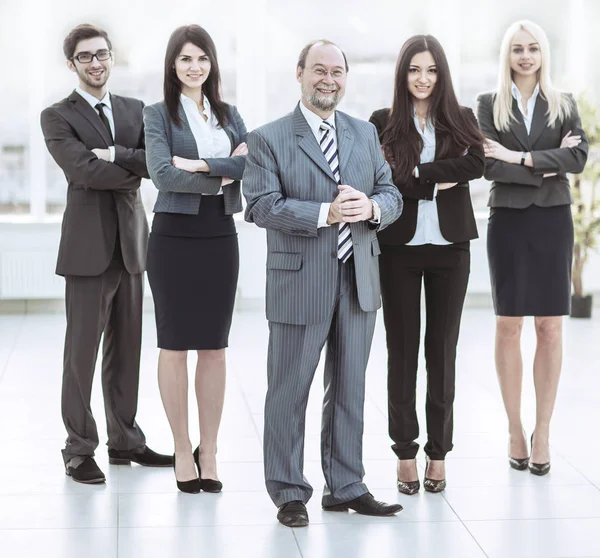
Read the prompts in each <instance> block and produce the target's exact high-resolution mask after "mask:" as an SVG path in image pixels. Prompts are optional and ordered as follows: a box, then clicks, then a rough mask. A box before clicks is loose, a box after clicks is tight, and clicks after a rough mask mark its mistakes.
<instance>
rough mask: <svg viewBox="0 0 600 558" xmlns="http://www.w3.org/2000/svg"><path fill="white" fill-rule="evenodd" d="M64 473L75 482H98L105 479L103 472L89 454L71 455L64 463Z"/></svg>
mask: <svg viewBox="0 0 600 558" xmlns="http://www.w3.org/2000/svg"><path fill="white" fill-rule="evenodd" d="M65 473H66V474H67V476H69V477H71V478H72V479H73V480H74V481H75V482H81V483H83V484H99V483H102V482H105V481H106V477H105V476H104V473H103V472H102V471H101V470H100V467H98V464H97V463H96V461H95V460H94V458H93V457H92V456H90V455H82V456H76V457H73V458H72V459H71V460H70V461H69V462H68V463H67V464H66V465H65Z"/></svg>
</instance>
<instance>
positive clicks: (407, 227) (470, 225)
mask: <svg viewBox="0 0 600 558" xmlns="http://www.w3.org/2000/svg"><path fill="white" fill-rule="evenodd" d="M463 110H465V111H468V112H469V115H470V117H471V118H472V119H473V121H475V115H474V114H473V112H472V111H471V110H470V109H468V108H466V107H463ZM389 112H390V109H380V110H376V111H375V112H374V113H373V114H372V115H371V118H370V119H369V121H370V122H372V123H373V124H375V127H376V128H377V132H378V134H379V139H380V140H381V139H382V136H383V131H384V130H385V128H386V126H387V122H388V118H389ZM439 146H440V141H439V133H438V132H437V131H436V160H435V161H434V162H433V163H423V164H420V165H418V169H419V178H416V177H414V176H413V177H411V179H410V180H409V181H408V182H399V181H398V180H396V181H395V182H394V183H395V185H396V187H397V188H398V189H399V190H400V192H401V194H402V198H403V200H404V209H403V210H402V215H400V218H399V219H398V220H397V221H395V222H394V223H392V224H391V225H390V226H389V227H387V229H385V230H383V231H381V232H380V233H379V234H378V235H377V236H378V237H379V242H380V243H381V244H387V245H400V244H406V243H407V242H410V241H411V239H412V238H413V236H414V235H415V231H416V228H417V215H418V209H419V200H433V193H434V188H435V185H436V184H438V183H440V182H457V183H458V184H457V185H456V186H454V187H453V188H449V189H447V190H441V191H438V193H437V196H436V204H437V210H438V217H439V220H440V230H441V231H442V235H443V236H444V238H445V239H446V240H448V241H449V242H465V241H467V240H472V239H474V238H477V237H478V234H477V224H476V222H475V216H474V214H473V205H472V204H471V194H470V192H469V180H473V179H475V178H479V177H480V176H481V175H482V174H483V168H484V162H485V157H484V153H483V147H482V146H481V145H472V146H471V147H469V149H468V151H467V153H466V154H465V155H459V156H457V157H452V158H448V159H437V156H438V149H439Z"/></svg>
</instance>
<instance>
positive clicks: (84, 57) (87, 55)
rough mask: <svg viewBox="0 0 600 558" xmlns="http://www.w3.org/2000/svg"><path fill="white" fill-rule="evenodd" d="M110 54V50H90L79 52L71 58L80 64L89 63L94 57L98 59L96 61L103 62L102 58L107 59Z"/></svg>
mask: <svg viewBox="0 0 600 558" xmlns="http://www.w3.org/2000/svg"><path fill="white" fill-rule="evenodd" d="M111 56H112V52H111V51H110V50H99V51H98V52H95V53H94V54H92V53H91V52H80V53H79V54H76V55H75V56H73V58H71V60H77V62H79V63H80V64H89V63H90V62H91V61H92V60H93V59H94V58H96V60H98V62H104V60H108V59H109V58H110V57H111Z"/></svg>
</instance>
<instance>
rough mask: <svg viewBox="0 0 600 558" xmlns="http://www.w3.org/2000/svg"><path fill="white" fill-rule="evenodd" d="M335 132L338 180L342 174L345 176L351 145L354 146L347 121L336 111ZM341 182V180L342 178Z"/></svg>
mask: <svg viewBox="0 0 600 558" xmlns="http://www.w3.org/2000/svg"><path fill="white" fill-rule="evenodd" d="M335 120H336V128H337V129H336V132H337V140H338V156H339V159H340V180H342V179H341V177H342V176H346V175H347V172H346V169H347V166H348V162H349V161H350V155H352V147H353V146H354V135H353V134H352V132H351V131H350V128H349V127H348V123H347V122H346V119H345V118H344V116H343V115H342V114H340V113H339V112H336V114H335ZM342 182H343V180H342Z"/></svg>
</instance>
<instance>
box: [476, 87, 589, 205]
mask: <svg viewBox="0 0 600 558" xmlns="http://www.w3.org/2000/svg"><path fill="white" fill-rule="evenodd" d="M569 98H570V99H571V101H572V106H573V110H572V111H571V114H570V116H569V117H568V118H566V119H565V121H564V122H561V123H557V124H556V125H555V127H554V128H549V127H548V125H547V118H548V117H547V114H546V113H547V111H548V103H547V101H546V100H545V99H544V98H543V97H542V95H541V94H540V95H538V97H537V100H536V103H535V108H534V111H533V120H532V122H531V133H530V134H529V135H527V128H525V124H524V122H523V115H522V114H521V111H520V110H519V107H518V105H517V101H516V99H514V100H513V114H514V115H515V116H516V118H517V121H516V122H512V123H511V124H510V128H509V130H508V131H506V132H501V131H498V130H496V128H495V126H494V113H493V102H494V94H493V93H483V94H481V95H479V97H478V98H477V102H478V106H477V119H478V120H479V127H480V128H481V131H482V132H483V134H484V135H485V136H486V137H487V138H490V139H492V140H494V141H497V142H499V143H501V144H502V145H503V146H504V147H506V148H507V149H510V150H511V151H527V152H530V153H531V157H532V158H533V167H526V166H521V165H515V164H512V163H505V162H504V161H499V160H498V159H490V158H486V160H485V172H484V174H483V176H484V177H485V178H486V179H487V180H492V181H493V182H492V186H491V190H490V197H489V201H488V206H490V207H512V208H515V209H523V208H525V207H529V206H530V205H531V204H535V205H537V206H539V207H550V206H554V205H566V204H570V203H573V198H572V197H571V189H570V186H569V181H568V179H567V176H566V175H567V173H579V172H582V171H583V168H584V167H585V163H586V161H587V154H588V142H587V138H586V135H585V132H584V131H583V130H582V128H581V119H580V118H579V113H578V112H577V105H576V104H575V100H574V99H573V97H572V96H571V95H569ZM569 130H571V132H572V134H573V135H580V136H581V143H580V144H579V145H578V146H577V147H573V148H570V149H567V148H564V149H561V148H560V147H559V146H560V142H561V140H562V138H563V137H564V136H565V134H566V133H567V132H568V131H569ZM553 172H555V173H557V174H556V176H549V177H547V178H544V177H543V175H544V174H546V173H553Z"/></svg>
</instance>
